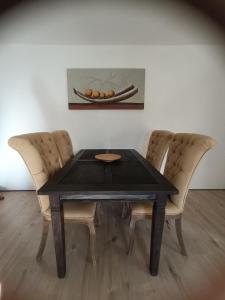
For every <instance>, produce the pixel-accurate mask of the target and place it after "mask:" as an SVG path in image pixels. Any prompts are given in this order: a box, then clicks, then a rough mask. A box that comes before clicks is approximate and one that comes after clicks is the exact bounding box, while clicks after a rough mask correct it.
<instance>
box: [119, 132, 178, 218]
mask: <svg viewBox="0 0 225 300" xmlns="http://www.w3.org/2000/svg"><path fill="white" fill-rule="evenodd" d="M173 136H174V133H173V132H171V131H168V130H154V131H153V132H152V134H151V136H150V139H149V143H148V149H147V154H146V159H147V160H148V161H149V163H150V164H151V165H152V166H153V167H154V168H156V169H157V170H158V171H160V169H161V166H162V162H163V159H164V157H165V155H166V152H167V150H168V148H169V143H170V141H171V140H172V138H173ZM129 209H130V205H129V202H125V203H124V204H123V211H122V218H124V217H125V216H126V215H127V212H128V211H129Z"/></svg>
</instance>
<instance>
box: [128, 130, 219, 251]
mask: <svg viewBox="0 0 225 300" xmlns="http://www.w3.org/2000/svg"><path fill="white" fill-rule="evenodd" d="M214 145H215V140H213V139H212V138H211V137H208V136H204V135H200V134H191V133H178V134H175V135H174V137H173V140H172V141H171V143H170V146H169V151H168V155H167V161H166V165H165V170H164V176H165V177H166V178H167V179H168V180H169V181H170V182H171V183H172V184H173V185H174V186H175V187H176V188H177V189H178V191H179V194H177V195H173V196H172V197H170V198H169V199H168V202H167V205H166V212H165V213H166V220H168V219H170V218H173V219H175V225H176V233H177V238H178V241H179V244H180V247H181V253H182V255H187V252H186V249H185V246H184V241H183V237H182V227H181V225H182V223H181V221H182V219H181V218H182V214H183V211H184V205H185V200H186V196H187V193H188V187H189V184H190V181H191V178H192V176H193V174H194V171H195V169H196V167H197V165H198V163H199V161H200V160H201V158H202V157H203V155H204V154H205V153H206V152H207V151H208V150H209V149H211V148H212V147H213V146H214ZM152 209H153V204H147V203H135V204H133V205H132V208H131V222H130V246H129V252H131V250H132V248H133V244H134V230H135V224H136V222H137V221H138V220H140V219H143V218H150V219H151V217H152V211H153V210H152Z"/></svg>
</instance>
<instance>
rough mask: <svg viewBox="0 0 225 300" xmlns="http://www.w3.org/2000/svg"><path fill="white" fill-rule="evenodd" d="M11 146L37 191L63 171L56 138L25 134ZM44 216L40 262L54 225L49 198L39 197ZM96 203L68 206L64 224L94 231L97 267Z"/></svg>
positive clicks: (14, 140) (92, 238) (65, 207)
mask: <svg viewBox="0 0 225 300" xmlns="http://www.w3.org/2000/svg"><path fill="white" fill-rule="evenodd" d="M8 144H9V146H11V147H12V148H13V149H15V150H16V151H18V152H19V154H20V155H21V156H22V158H23V160H24V162H25V164H26V166H27V168H28V170H29V172H30V174H31V176H32V179H33V182H34V186H35V189H36V190H38V189H39V188H41V187H42V186H43V185H44V184H45V183H46V181H47V180H48V178H49V177H51V176H52V175H54V173H55V172H56V171H58V170H59V169H60V167H61V166H60V157H59V153H58V150H57V147H56V144H55V142H54V139H53V136H52V135H51V134H50V133H47V132H39V133H31V134H24V135H19V136H14V137H11V138H10V139H9V141H8ZM38 200H39V204H40V208H41V213H42V216H43V232H42V239H41V243H40V246H39V250H38V253H37V257H36V258H37V259H38V260H40V259H41V257H42V254H43V251H44V248H45V244H46V239H47V235H48V229H49V224H50V221H51V211H50V207H49V197H48V196H38ZM95 209H96V204H95V203H74V202H73V203H71V202H66V203H64V220H65V222H66V223H69V222H75V223H76V222H77V223H81V224H85V225H87V226H88V228H89V231H90V249H91V255H92V260H93V263H94V264H95V226H94V217H95Z"/></svg>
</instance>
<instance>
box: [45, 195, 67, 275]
mask: <svg viewBox="0 0 225 300" xmlns="http://www.w3.org/2000/svg"><path fill="white" fill-rule="evenodd" d="M49 199H50V207H51V218H52V231H53V237H54V243H55V256H56V264H57V272H58V277H59V278H63V277H65V274H66V255H65V233H64V214H63V204H62V202H60V198H59V195H58V194H52V195H50V196H49Z"/></svg>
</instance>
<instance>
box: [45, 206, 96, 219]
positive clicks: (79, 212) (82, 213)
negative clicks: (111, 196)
mask: <svg viewBox="0 0 225 300" xmlns="http://www.w3.org/2000/svg"><path fill="white" fill-rule="evenodd" d="M63 207H64V219H65V220H71V221H73V220H74V221H82V220H84V221H85V220H87V221H88V220H91V219H94V216H95V209H96V203H82V202H77V203H75V202H64V203H63ZM43 215H44V216H45V217H46V218H47V219H48V220H50V219H51V210H50V208H48V209H47V210H46V211H45V212H44V213H43Z"/></svg>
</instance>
